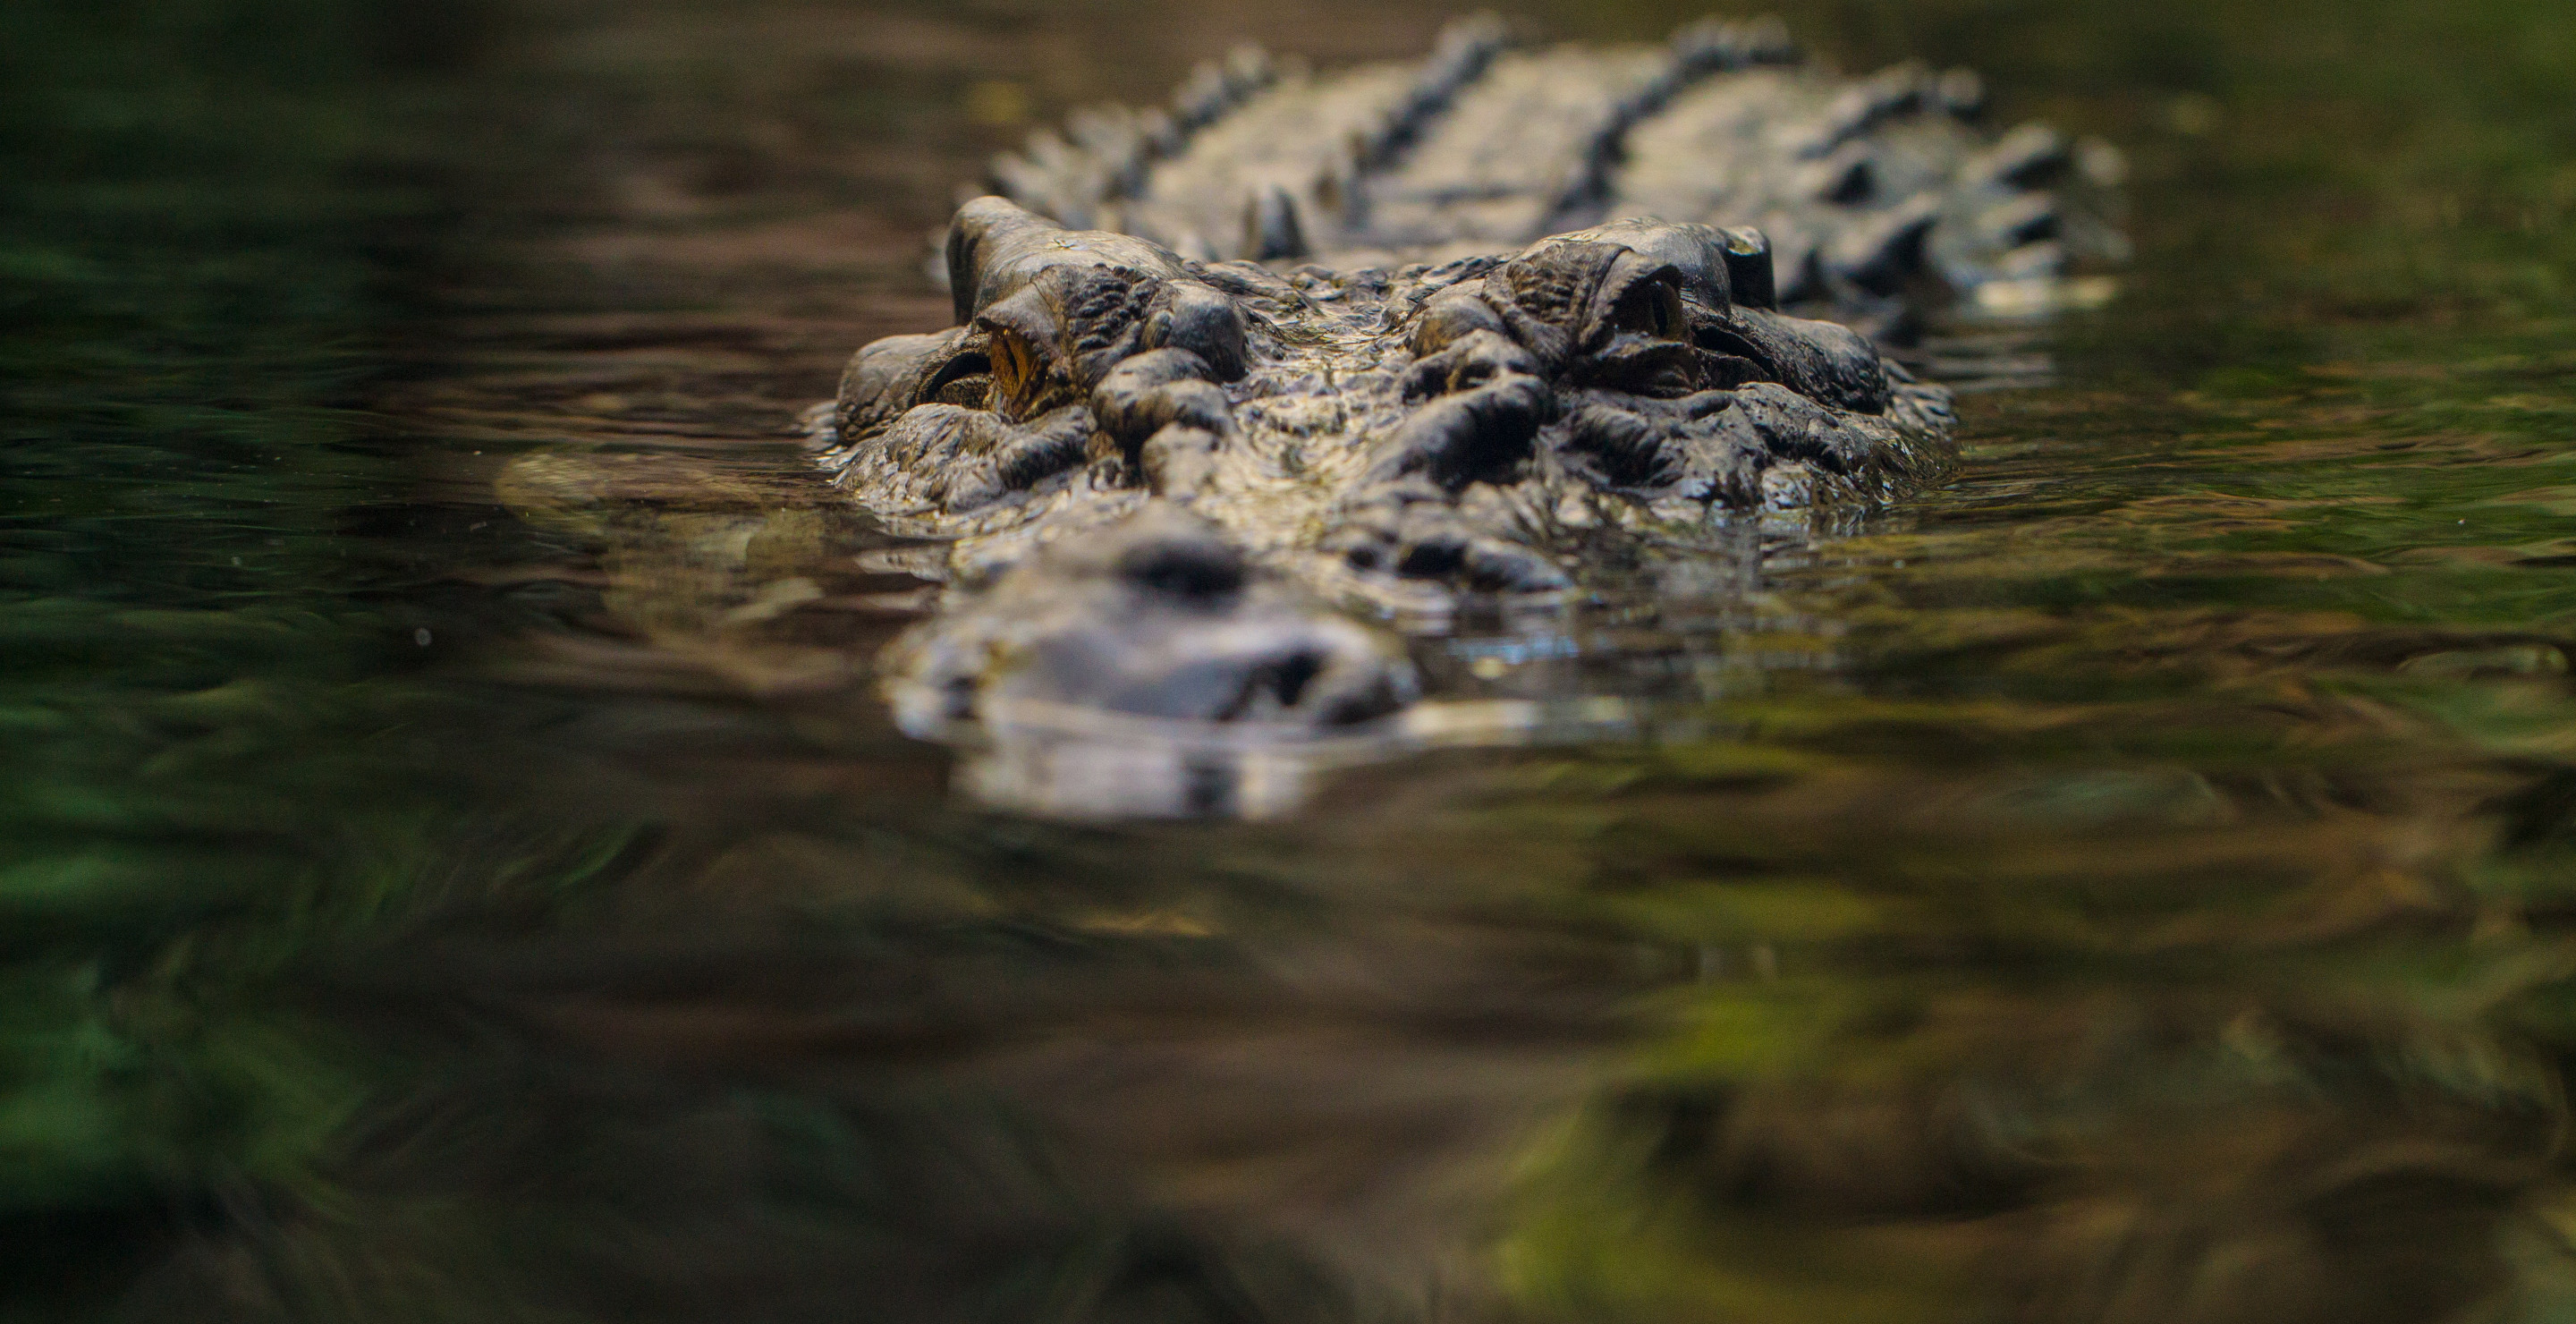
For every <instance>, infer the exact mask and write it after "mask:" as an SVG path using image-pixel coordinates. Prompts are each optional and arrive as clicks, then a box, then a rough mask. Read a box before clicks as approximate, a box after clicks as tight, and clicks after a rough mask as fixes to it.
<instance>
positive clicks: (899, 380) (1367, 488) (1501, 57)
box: [821, 20, 2116, 731]
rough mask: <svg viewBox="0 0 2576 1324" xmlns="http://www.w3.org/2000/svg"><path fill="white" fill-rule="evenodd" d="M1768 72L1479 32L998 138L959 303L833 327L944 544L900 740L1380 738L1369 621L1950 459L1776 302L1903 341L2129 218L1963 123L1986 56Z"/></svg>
mask: <svg viewBox="0 0 2576 1324" xmlns="http://www.w3.org/2000/svg"><path fill="white" fill-rule="evenodd" d="M1793 60H1794V53H1793V52H1792V51H1791V49H1790V48H1789V47H1788V45H1787V42H1786V40H1785V38H1784V37H1783V36H1782V35H1781V34H1780V33H1779V32H1778V31H1777V28H1776V25H1765V24H1758V23H1757V24H1752V25H1746V26H1730V25H1711V24H1703V25H1699V26H1696V27H1693V28H1689V29H1686V30H1684V32H1683V33H1681V34H1680V35H1679V36H1677V37H1676V38H1675V39H1674V40H1673V42H1672V43H1671V44H1670V45H1669V46H1667V47H1662V48H1656V47H1633V48H1608V49H1601V50H1590V49H1581V48H1560V49H1555V50H1546V51H1536V52H1516V51H1510V50H1506V49H1504V47H1503V43H1502V34H1501V31H1500V27H1499V25H1497V24H1495V23H1493V22H1492V21H1491V20H1473V21H1470V22H1467V23H1464V24H1460V25H1458V26H1455V27H1453V28H1452V29H1451V30H1450V31H1449V32H1448V33H1447V34H1446V35H1444V37H1443V38H1442V40H1441V42H1440V45H1439V47H1438V48H1437V49H1436V50H1435V51H1434V52H1433V53H1432V55H1431V56H1430V57H1429V58H1428V59H1426V60H1424V61H1421V62H1418V63H1415V64H1403V65H1378V66H1366V67H1363V68H1360V69H1355V70H1351V71H1347V72H1343V73H1337V74H1333V75H1330V76H1326V77H1312V76H1309V75H1306V74H1304V73H1302V72H1298V71H1293V70H1288V71H1283V70H1282V69H1281V68H1280V67H1279V66H1277V65H1276V64H1274V63H1272V62H1270V61H1268V60H1267V59H1266V58H1263V57H1260V56H1258V55H1257V54H1242V53H1239V54H1238V55H1237V56H1236V57H1235V58H1234V59H1233V60H1232V61H1230V62H1229V63H1228V64H1226V65H1224V66H1211V67H1210V68H1208V69H1206V70H1202V71H1201V74H1200V76H1199V77H1197V78H1196V79H1194V80H1193V81H1192V83H1191V84H1190V86H1188V87H1186V88H1184V89H1183V91H1182V93H1181V95H1180V96H1179V98H1178V99H1177V100H1176V101H1175V104H1174V108H1173V109H1172V110H1171V111H1170V112H1168V113H1166V112H1160V111H1152V112H1145V113H1142V114H1135V113H1129V112H1114V113H1112V112H1092V113H1089V114H1088V115H1086V116H1083V117H1077V121H1076V123H1075V125H1074V130H1073V137H1074V141H1073V142H1071V143H1068V142H1066V141H1065V140H1063V139H1060V138H1056V137H1054V136H1053V135H1051V134H1048V135H1041V136H1040V137H1039V138H1038V139H1037V140H1035V141H1034V143H1033V145H1032V148H1031V151H1030V154H1029V155H1027V156H1025V157H1010V158H1005V159H1004V160H1002V161H1000V162H998V163H997V164H996V168H995V174H996V177H997V179H998V180H999V181H1000V182H1001V183H1002V184H1003V185H1004V186H1006V187H1007V189H1008V190H1009V192H1011V193H1012V194H1013V195H1015V197H1016V198H1017V201H1014V200H1013V199H1012V198H1006V197H1000V196H994V197H985V198H979V199H977V200H975V201H972V202H969V203H967V204H966V205H965V206H964V207H963V208H962V209H961V210H960V211H959V212H958V214H957V216H956V219H955V220H954V221H953V222H952V223H951V225H950V227H949V230H948V233H947V237H946V246H945V253H944V260H943V261H942V263H941V274H942V275H943V276H944V277H945V278H946V280H947V282H948V285H949V289H950V291H951V293H952V294H953V296H954V299H955V306H956V314H957V320H958V323H959V325H957V326H955V327H953V328H951V329H949V330H946V331H941V332H937V333H933V334H928V335H912V336H896V337H892V338H889V339H886V340H882V341H878V342H877V343H875V344H872V345H869V346H868V347H866V348H865V349H862V350H861V351H859V353H858V355H857V356H856V357H855V358H854V359H853V360H852V361H851V364H850V367H849V370H848V372H847V374H846V375H845V376H844V378H843V381H842V384H841V391H840V395H839V398H838V400H837V401H836V403H835V406H834V408H833V411H832V419H831V422H830V424H829V425H828V427H827V428H826V429H825V435H824V436H823V437H822V438H821V443H822V447H823V452H824V454H823V458H824V462H825V463H826V464H827V466H829V467H830V468H831V469H832V470H834V471H835V473H836V474H837V476H838V481H839V482H840V484H841V485H842V487H843V488H844V489H845V490H846V491H847V492H848V493H849V494H850V495H851V496H852V497H854V498H855V499H856V500H857V501H858V502H859V503H860V504H862V505H863V506H865V507H866V508H867V509H869V510H870V511H872V512H874V513H876V514H877V515H878V516H879V517H880V518H881V519H883V520H884V521H885V522H887V523H888V524H889V525H890V526H891V527H893V528H895V529H897V530H899V531H904V532H910V533H914V534H918V535H921V536H924V537H931V538H939V539H946V540H951V541H952V543H953V552H952V555H951V558H950V562H951V571H952V578H951V588H950V590H949V593H948V595H947V601H946V603H945V605H944V607H943V610H942V611H941V613H940V614H939V616H938V617H937V618H936V619H934V620H932V621H930V622H929V623H927V624H925V625H924V626H922V627H920V628H919V629H917V630H915V631H914V632H913V633H912V634H911V635H909V636H908V637H907V638H906V639H905V640H904V641H902V642H901V643H899V644H898V645H897V646H896V647H895V649H894V650H893V652H892V654H891V655H890V656H889V658H888V659H887V663H888V665H887V666H886V668H885V671H886V674H887V675H888V676H889V686H890V689H891V692H892V693H893V695H894V697H895V699H896V702H897V707H898V711H899V712H901V713H902V714H903V716H904V717H905V720H906V723H907V725H909V726H912V727H913V728H914V729H916V730H925V731H926V730H932V729H937V728H939V727H941V726H943V725H944V724H947V723H951V722H957V721H964V720H972V719H976V718H982V719H986V720H993V719H996V718H999V717H1002V716H1003V715H1004V713H1005V710H1008V711H1010V712H1012V713H1026V712H1030V711H1045V712H1054V713H1066V712H1080V713H1090V714H1095V715H1096V714H1119V715H1124V716H1126V717H1133V718H1143V719H1155V720H1165V721H1186V722H1203V723H1231V724H1259V725H1261V726H1262V727H1263V728H1265V729H1271V730H1289V731H1300V730H1323V729H1331V728H1339V727H1346V726H1349V725H1352V724H1355V723H1364V722H1368V721H1372V720H1374V719H1378V718H1381V717H1384V716H1386V715H1388V714H1390V713H1393V712H1395V711H1397V710H1398V709H1400V708H1401V707H1402V706H1403V705H1405V704H1406V703H1407V702H1409V701H1410V700H1411V698H1412V697H1413V695H1414V693H1415V682H1414V680H1413V677H1412V675H1411V673H1410V671H1409V669H1408V667H1407V665H1406V663H1405V661H1404V656H1403V651H1402V649H1401V647H1400V646H1398V645H1396V644H1395V643H1393V642H1391V641H1390V640H1389V639H1388V638H1387V637H1386V636H1385V635H1383V634H1382V633H1380V632H1379V631H1378V629H1377V628H1376V627H1375V626H1373V625H1369V624H1364V623H1363V621H1364V619H1367V618H1375V619H1381V620H1382V619H1385V618H1387V617H1390V616H1396V617H1401V616H1403V615H1405V614H1407V613H1409V612H1415V611H1421V612H1435V613H1436V612H1439V611H1441V610H1443V609H1444V608H1445V607H1446V606H1448V605H1450V604H1452V603H1453V602H1454V601H1455V600H1456V598H1457V597H1458V596H1459V595H1461V594H1479V593H1484V594H1507V595H1508V594H1519V595H1539V594H1553V593H1562V592H1564V591H1566V590H1568V589H1570V588H1576V587H1579V586H1580V584H1581V583H1582V581H1583V579H1584V578H1585V573H1586V567H1585V565H1584V564H1583V563H1582V562H1581V560H1580V559H1579V557H1578V555H1577V554H1578V552H1579V551H1580V550H1581V549H1583V548H1585V547H1595V546H1598V543H1599V535H1601V534H1602V533H1604V532H1605V531H1608V532H1613V533H1615V532H1616V531H1617V530H1620V529H1623V528H1635V527H1640V526H1650V525H1651V526H1661V527H1666V528H1669V527H1672V526H1675V525H1689V526H1699V527H1706V526H1707V525H1708V524H1710V523H1712V522H1719V523H1722V522H1724V521H1726V520H1729V519H1732V518H1738V517H1742V516H1744V515H1746V514H1749V513H1753V512H1759V511H1763V510H1766V509H1768V510H1778V509H1786V508H1796V507H1805V506H1813V505H1818V504H1824V503H1835V502H1847V501H1862V502H1866V501H1873V500H1877V499H1881V498H1884V497H1886V496H1889V495H1892V494H1894V493H1895V492H1897V491H1899V490H1901V489H1903V488H1905V487H1907V486H1909V485H1914V484H1918V483H1920V482H1923V481H1925V480H1927V479H1929V478H1930V477H1932V476H1933V475H1935V474H1936V473H1937V472H1938V471H1939V470H1940V469H1941V468H1942V467H1943V466H1944V465H1945V464H1946V463H1947V462H1948V459H1949V456H1950V454H1951V430H1952V421H1951V414H1950V405H1949V394H1948V392H1946V391H1945V390H1943V389H1942V388H1940V387H1937V386H1932V385H1927V384H1923V383H1918V382H1916V381H1914V380H1913V379H1912V377H1911V376H1910V375H1909V374H1908V372H1907V371H1906V370H1905V369H1904V368H1902V367H1901V366H1899V365H1898V364H1897V363H1895V362H1893V361H1891V360H1889V359H1886V358H1883V357H1882V356H1881V355H1880V353H1879V352H1878V350H1877V349H1876V347H1875V346H1874V345H1873V343H1872V341H1871V340H1870V339H1869V338H1868V337H1867V336H1865V335H1863V334H1860V333H1857V332H1855V331H1853V330H1851V329H1848V328H1847V327H1846V326H1843V325H1837V324H1835V323H1834V322H1828V321H1819V320H1809V319H1807V318H1804V317H1798V316H1791V315H1789V314H1788V313H1785V312H1783V311H1782V308H1783V305H1784V303H1795V304H1797V305H1798V307H1799V311H1802V312H1803V311H1832V312H1834V313H1835V314H1836V315H1837V316H1838V317H1841V318H1843V319H1845V320H1847V321H1860V322H1866V323H1870V324H1874V325H1877V326H1879V327H1881V328H1882V329H1883V328H1885V327H1888V326H1890V325H1893V324H1895V323H1897V322H1900V321H1902V320H1903V318H1904V317H1905V316H1906V314H1907V312H1908V310H1909V309H1911V308H1912V307H1913V306H1914V303H1913V302H1912V301H1914V300H1917V299H1920V298H1922V297H1925V296H1926V295H1938V294H1943V293H1949V294H1955V293H1958V292H1961V291H1964V290H1969V289H1974V288H1977V287H1978V286H1980V285H1982V284H1988V283H1997V282H2015V281H2020V282H2028V281H2032V280H2048V279H2054V278H2055V277H2056V275H2057V274H2058V273H2060V272H2062V271H2063V270H2064V268H2065V267H2066V265H2067V263H2069V262H2070V261H2073V260H2076V258H2077V257H2079V256H2080V255H2081V254H2080V253H2079V250H2080V249H2082V248H2083V246H2084V245H2085V244H2091V245H2092V246H2093V249H2094V250H2097V251H2095V252H2094V254H2093V255H2095V256H2102V255H2107V254H2108V250H2109V248H2110V247H2111V241H2113V240H2116V235H2113V234H2112V233H2111V232H2110V231H2109V230H2108V228H2107V226H2103V225H2100V224H2099V223H2098V219H2096V213H2094V212H2091V211H2087V210H2086V208H2085V206H2084V205H2083V204H2082V203H2081V190H2080V189H2072V188H2070V189H2060V190H2056V191H2052V189H2051V186H2052V185H2054V184H2057V183H2060V182H2067V181H2070V180H2071V178H2072V176H2073V175H2075V174H2077V173H2080V172H2079V171H2078V169H2077V165H2078V159H2079V157H2080V156H2081V155H2082V153H2079V152H2078V151H2077V149H2076V148H2074V147H2073V146H2072V145H2070V144H2068V143H2067V142H2065V140H2063V139H2062V138H2059V137H2057V136H2056V135H2054V134H2053V133H2051V132H2049V131H2047V130H2044V129H2033V128H2025V129H2022V130H2016V131H2015V132H2014V133H2013V134H2010V135H2007V136H2005V137H2004V138H2003V139H2001V140H1999V141H1995V140H1989V139H1988V138H1987V137H1985V136H1984V135H1982V134H1980V133H1979V132H1977V131H1976V130H1975V129H1974V128H1973V127H1972V125H1971V123H1970V120H1971V119H1972V117H1973V114H1974V111H1975V108H1976V103H1977V102H1978V101H1979V100H1981V97H1980V95H1979V93H1978V92H1977V89H1976V86H1975V80H1974V78H1973V76H1971V75H1966V74H1962V73H1953V74H1948V75H1942V76H1939V77H1933V76H1931V75H1929V74H1926V73H1924V72H1923V71H1921V70H1919V69H1916V68H1913V67H1911V66H1901V67H1899V68H1897V69H1895V70H1890V71H1888V72H1886V73H1883V74H1880V75H1877V76H1874V77H1872V78H1869V79H1863V80H1857V81H1836V80H1833V79H1830V78H1827V77H1825V76H1823V75H1820V74H1814V73H1810V72H1808V71H1805V70H1803V69H1799V68H1796V67H1794V65H1793ZM2097 155H2098V154H2097ZM2096 164H2097V165H2098V162H2097V163H2096ZM2095 173H2097V174H2098V173H2101V172H2100V171H2099V170H2098V169H2097V170H2096V172H2095ZM1650 207H1651V208H1653V209H1655V210H1656V211H1657V212H1658V213H1659V214H1660V215H1661V216H1662V217H1663V219H1650V218H1647V217H1645V216H1643V215H1642V213H1644V212H1646V211H1647V210H1648V209H1649V208H1650ZM1039 209H1043V210H1044V211H1045V212H1047V213H1051V215H1049V214H1041V211H1040V210H1039ZM1605 217H1619V218H1622V219H1611V220H1606V221H1605V220H1604V218H1605ZM1721 219H1722V220H1726V221H1730V222H1742V221H1752V222H1758V223H1759V224H1758V225H1748V224H1729V225H1723V226H1721V225H1714V224H1708V223H1704V222H1707V221H1712V220H1721ZM1086 225H1099V226H1101V227H1102V228H1098V229H1092V228H1083V227H1084V226H1086ZM1111 227H1115V228H1111ZM2104 236H2108V238H2107V239H2106V238H2104ZM1783 237H1785V242H1784V239H1783ZM1312 257H1322V258H1323V259H1325V260H1323V261H1309V262H1305V263H1303V264H1301V265H1295V266H1291V265H1290V263H1291V262H1292V261H1294V260H1296V259H1299V258H1312Z"/></svg>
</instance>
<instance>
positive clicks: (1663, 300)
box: [1610, 280, 1690, 340]
mask: <svg viewBox="0 0 2576 1324" xmlns="http://www.w3.org/2000/svg"><path fill="white" fill-rule="evenodd" d="M1610 325H1611V326H1612V327H1614V328H1616V329H1618V330H1620V331H1625V332H1629V333H1632V334H1635V335H1642V336H1651V337H1653V338H1655V339H1657V340H1688V339H1689V338H1690V318H1689V315H1688V314H1687V313H1685V312H1684V311H1683V310H1682V292H1681V290H1680V288H1679V287H1677V286H1675V285H1674V284H1673V283H1672V282H1670V281H1664V280H1641V281H1638V282H1637V283H1636V284H1634V285H1632V286H1630V287H1628V289H1627V291H1626V292H1625V293H1623V294H1621V295H1620V296H1619V302H1618V303H1617V304H1616V305H1614V306H1613V307H1612V308H1611V310H1610Z"/></svg>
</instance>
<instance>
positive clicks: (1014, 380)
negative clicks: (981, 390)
mask: <svg viewBox="0 0 2576 1324" xmlns="http://www.w3.org/2000/svg"><path fill="white" fill-rule="evenodd" d="M987 362H988V364H989V367H988V369H987V371H989V372H990V374H991V382H992V392H991V403H990V405H989V406H988V407H989V408H991V409H992V410H993V411H994V412H996V413H999V414H1003V415H1006V416H1008V417H1011V418H1025V417H1027V416H1028V415H1029V414H1030V413H1031V412H1032V407H1033V406H1034V405H1035V404H1036V403H1037V398H1038V395H1039V393H1040V391H1041V390H1042V388H1043V386H1044V383H1045V381H1046V360H1045V357H1044V356H1043V355H1042V354H1041V353H1040V351H1039V349H1038V347H1037V346H1035V345H1032V344H1030V343H1029V342H1028V340H1027V339H1026V338H1025V337H1023V336H1022V335H1020V333H1019V332H1017V331H1013V330H1011V329H1010V328H1009V327H998V326H997V327H995V328H993V340H992V351H991V354H990V355H989V357H988V360H987Z"/></svg>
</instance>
